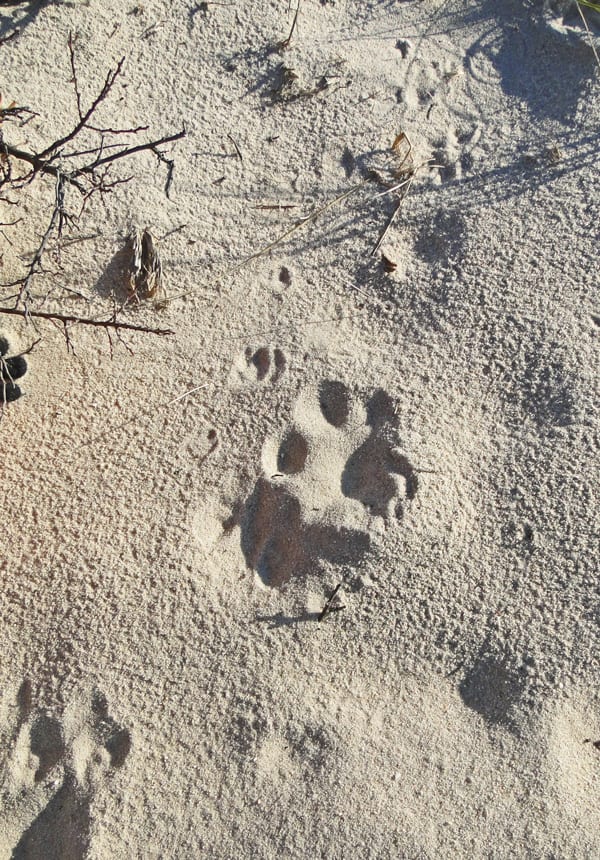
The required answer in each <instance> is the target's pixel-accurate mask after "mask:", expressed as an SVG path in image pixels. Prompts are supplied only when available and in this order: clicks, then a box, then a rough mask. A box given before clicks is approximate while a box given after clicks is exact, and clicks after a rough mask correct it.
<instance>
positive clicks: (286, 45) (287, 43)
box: [279, 0, 302, 48]
mask: <svg viewBox="0 0 600 860" xmlns="http://www.w3.org/2000/svg"><path fill="white" fill-rule="evenodd" d="M301 2H302V0H298V5H297V6H296V14H295V15H294V20H293V21H292V29H291V30H290V35H289V36H288V37H287V39H284V40H283V42H280V43H279V47H280V48H289V46H290V42H291V41H292V36H293V35H294V29H295V27H296V23H297V21H298V13H299V12H300V3H301Z"/></svg>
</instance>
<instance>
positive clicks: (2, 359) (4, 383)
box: [0, 336, 27, 407]
mask: <svg viewBox="0 0 600 860" xmlns="http://www.w3.org/2000/svg"><path fill="white" fill-rule="evenodd" d="M9 352H10V344H9V342H8V340H7V339H6V338H5V337H1V336H0V407H2V406H3V405H4V404H5V403H10V402H11V401H13V400H17V398H19V397H20V396H21V394H22V391H21V389H20V388H19V386H18V385H17V383H16V380H17V379H20V378H21V377H22V376H24V375H25V373H26V372H27V362H26V361H25V358H24V356H23V354H21V355H13V356H10V357H7V356H8V353H9Z"/></svg>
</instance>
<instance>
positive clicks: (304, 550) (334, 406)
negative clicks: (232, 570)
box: [240, 380, 418, 587]
mask: <svg viewBox="0 0 600 860" xmlns="http://www.w3.org/2000/svg"><path fill="white" fill-rule="evenodd" d="M262 465H263V475H262V476H261V477H260V478H259V479H258V481H257V482H256V485H255V487H254V491H253V492H252V494H251V496H250V498H249V499H248V500H247V501H246V504H245V506H244V509H243V512H242V514H241V517H240V525H241V545H242V551H243V553H244V556H245V558H246V561H247V563H248V565H249V566H250V567H251V568H252V569H254V570H255V571H256V572H257V573H258V575H259V576H260V577H261V579H262V581H263V582H264V583H265V584H266V585H269V586H274V587H277V586H281V585H283V584H284V583H285V582H287V581H288V580H289V579H290V578H291V577H292V576H297V575H302V574H306V573H307V572H308V571H309V570H311V569H313V568H314V567H315V565H316V563H317V562H318V560H319V559H325V560H327V561H330V562H333V563H353V562H356V561H357V560H358V559H360V558H361V556H363V555H364V553H365V552H366V551H367V550H368V549H369V546H370V543H371V537H372V533H373V531H374V529H376V528H377V520H378V518H379V522H380V525H381V524H383V525H385V524H388V523H389V522H390V521H392V520H393V519H400V518H401V517H402V515H403V511H404V504H406V503H407V502H410V501H411V500H412V499H413V498H414V497H415V495H416V492H417V488H418V480H417V475H416V472H415V470H414V469H413V467H412V465H411V463H410V461H409V459H408V458H407V457H406V455H405V454H404V453H403V451H402V449H401V448H400V447H399V436H398V419H397V416H396V413H395V410H394V404H393V402H392V400H391V398H390V397H389V395H388V394H386V392H385V391H383V390H381V389H379V390H377V391H375V392H374V393H373V394H372V395H371V397H370V398H369V399H368V401H367V403H366V404H365V405H363V404H362V403H361V402H360V401H358V400H354V399H353V398H352V397H351V396H350V392H349V391H348V389H347V388H346V386H345V385H344V384H343V383H342V382H339V381H337V380H323V381H322V382H321V383H320V384H319V385H318V386H317V387H316V388H313V389H309V390H307V391H305V392H304V394H303V395H301V397H300V398H299V400H298V402H297V404H296V408H295V413H294V418H293V420H292V422H291V424H290V426H289V427H287V428H286V429H285V430H284V432H283V433H282V434H281V436H279V437H277V438H271V439H267V441H266V442H265V445H264V448H263V464H262Z"/></svg>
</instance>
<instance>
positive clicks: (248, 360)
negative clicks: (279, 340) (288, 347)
mask: <svg viewBox="0 0 600 860" xmlns="http://www.w3.org/2000/svg"><path fill="white" fill-rule="evenodd" d="M285 367H286V358H285V355H284V354H283V352H282V351H281V350H280V349H278V348H277V347H275V348H274V349H271V347H268V346H261V347H259V348H258V349H256V350H255V349H253V348H252V347H250V346H249V347H246V350H245V351H244V353H243V354H242V355H240V356H239V357H238V358H237V359H236V361H235V362H234V365H233V367H232V369H231V373H230V377H229V379H230V383H231V384H232V385H233V386H234V387H245V386H247V385H253V384H254V385H256V384H264V383H266V382H271V383H274V382H277V380H278V379H279V378H280V377H281V376H282V374H283V373H284V371H285Z"/></svg>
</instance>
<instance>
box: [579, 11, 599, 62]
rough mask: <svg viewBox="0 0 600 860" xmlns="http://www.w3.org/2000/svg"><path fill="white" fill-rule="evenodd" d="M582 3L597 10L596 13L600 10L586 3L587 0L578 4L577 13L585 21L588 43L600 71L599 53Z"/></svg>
mask: <svg viewBox="0 0 600 860" xmlns="http://www.w3.org/2000/svg"><path fill="white" fill-rule="evenodd" d="M580 2H581V3H583V4H584V6H588V7H589V8H591V9H596V11H598V10H597V8H596V7H595V6H592V4H591V3H586V2H585V0H578V2H577V11H578V12H579V14H580V15H581V20H582V21H583V26H584V27H585V29H586V31H587V35H588V41H589V43H590V48H591V49H592V51H593V52H594V57H595V58H596V63H597V65H598V68H599V69H600V57H599V56H598V51H597V50H596V46H595V45H594V37H593V36H592V34H591V31H590V28H589V27H588V22H587V21H586V19H585V15H584V14H583V9H582V8H581V6H580V5H579V4H580Z"/></svg>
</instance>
